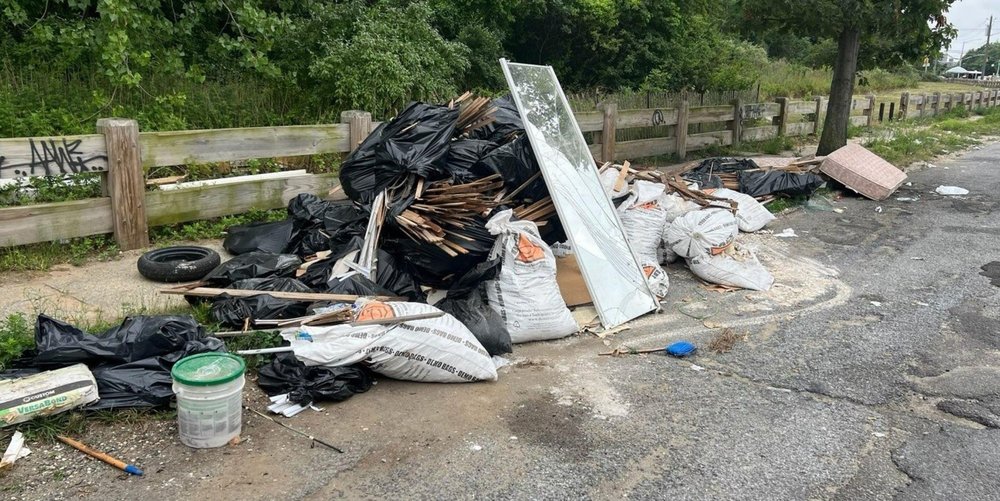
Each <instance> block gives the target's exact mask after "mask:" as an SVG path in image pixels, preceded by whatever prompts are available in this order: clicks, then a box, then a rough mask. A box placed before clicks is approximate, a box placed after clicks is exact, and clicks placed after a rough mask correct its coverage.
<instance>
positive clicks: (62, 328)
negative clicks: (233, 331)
mask: <svg viewBox="0 0 1000 501" xmlns="http://www.w3.org/2000/svg"><path fill="white" fill-rule="evenodd" d="M209 351H217V352H224V351H226V346H225V344H224V343H223V342H222V341H220V340H219V339H216V338H213V337H208V336H206V335H205V330H204V329H203V328H202V327H201V325H199V324H198V322H197V321H195V320H194V319H193V318H191V317H190V316H173V315H162V316H136V317H128V318H126V319H125V320H123V321H122V323H121V324H120V325H118V326H117V327H113V328H111V329H109V330H108V331H106V332H104V333H103V334H99V335H92V334H89V333H87V332H84V331H82V330H80V329H78V328H76V327H74V326H72V325H70V324H67V323H64V322H61V321H59V320H56V319H53V318H51V317H48V316H46V315H39V316H38V319H37V321H36V323H35V355H34V356H33V357H31V358H25V359H22V360H21V361H19V362H18V363H19V364H24V365H25V366H27V367H30V368H31V369H37V370H40V371H41V370H50V369H58V368H61V367H67V366H69V365H73V364H77V363H83V364H86V365H87V366H88V367H89V368H90V370H91V371H92V372H93V373H94V378H95V379H96V380H97V390H98V394H99V395H100V397H101V399H100V400H98V401H97V402H95V403H94V404H92V405H90V406H88V407H87V409H110V408H119V407H160V406H166V405H167V404H169V403H170V400H171V399H172V398H173V396H174V392H173V390H172V389H171V385H172V380H171V377H170V369H171V368H173V365H174V363H176V362H177V361H178V360H180V359H181V358H184V357H186V356H188V355H194V354H197V353H205V352H209ZM24 368H25V367H22V369H24ZM22 374H23V370H22Z"/></svg>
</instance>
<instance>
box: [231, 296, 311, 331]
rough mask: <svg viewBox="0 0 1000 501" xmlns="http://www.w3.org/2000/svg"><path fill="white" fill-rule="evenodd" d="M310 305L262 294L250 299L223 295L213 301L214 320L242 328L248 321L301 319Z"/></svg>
mask: <svg viewBox="0 0 1000 501" xmlns="http://www.w3.org/2000/svg"><path fill="white" fill-rule="evenodd" d="M307 307H308V303H304V302H302V301H293V300H290V299H280V298H276V297H273V296H270V295H268V294H264V293H261V294H259V295H256V296H250V297H232V296H230V295H228V294H222V295H221V296H218V297H217V298H215V300H214V301H212V318H213V319H214V320H215V321H216V322H219V323H220V324H222V325H225V326H228V327H235V328H242V327H243V325H244V322H245V321H246V319H248V318H249V319H250V323H251V324H253V322H254V321H255V320H274V319H284V318H294V317H301V316H303V315H305V314H306V308H307Z"/></svg>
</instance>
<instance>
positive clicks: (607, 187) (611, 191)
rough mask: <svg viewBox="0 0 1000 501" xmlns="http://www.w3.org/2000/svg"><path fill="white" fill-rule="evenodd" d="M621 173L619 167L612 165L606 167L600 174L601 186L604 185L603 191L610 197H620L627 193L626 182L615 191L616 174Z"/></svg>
mask: <svg viewBox="0 0 1000 501" xmlns="http://www.w3.org/2000/svg"><path fill="white" fill-rule="evenodd" d="M621 173H622V171H621V170H620V169H618V168H616V167H614V166H612V167H608V168H607V169H605V170H604V172H602V173H601V174H600V178H601V186H603V187H604V192H605V193H607V194H608V196H609V197H611V198H618V197H622V196H625V194H626V193H628V184H625V186H623V187H622V189H621V190H618V191H615V184H616V183H617V182H618V176H620V175H621Z"/></svg>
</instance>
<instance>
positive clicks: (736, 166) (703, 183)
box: [683, 157, 759, 189]
mask: <svg viewBox="0 0 1000 501" xmlns="http://www.w3.org/2000/svg"><path fill="white" fill-rule="evenodd" d="M757 169H759V167H757V164H756V163H754V161H753V160H750V159H749V158H724V157H715V158H706V159H704V160H702V161H701V163H700V164H698V166H697V167H695V168H694V169H691V170H689V171H687V172H685V173H684V175H683V177H684V179H686V180H688V181H691V182H695V183H698V187H699V188H703V189H704V188H724V187H725V186H724V184H723V182H722V178H720V177H719V174H731V173H734V172H736V173H738V172H742V171H745V170H757Z"/></svg>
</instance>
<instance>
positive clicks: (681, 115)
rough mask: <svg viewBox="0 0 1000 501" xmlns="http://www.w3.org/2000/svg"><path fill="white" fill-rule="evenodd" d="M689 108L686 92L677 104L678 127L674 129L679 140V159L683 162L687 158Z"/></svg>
mask: <svg viewBox="0 0 1000 501" xmlns="http://www.w3.org/2000/svg"><path fill="white" fill-rule="evenodd" d="M689 108H690V104H689V103H688V100H687V92H685V93H684V94H682V96H681V101H680V102H679V103H677V125H676V126H675V127H674V136H676V139H677V158H679V159H681V160H684V157H686V156H687V142H688V113H689V111H690V109H689Z"/></svg>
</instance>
